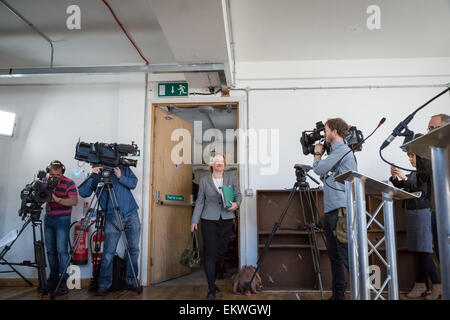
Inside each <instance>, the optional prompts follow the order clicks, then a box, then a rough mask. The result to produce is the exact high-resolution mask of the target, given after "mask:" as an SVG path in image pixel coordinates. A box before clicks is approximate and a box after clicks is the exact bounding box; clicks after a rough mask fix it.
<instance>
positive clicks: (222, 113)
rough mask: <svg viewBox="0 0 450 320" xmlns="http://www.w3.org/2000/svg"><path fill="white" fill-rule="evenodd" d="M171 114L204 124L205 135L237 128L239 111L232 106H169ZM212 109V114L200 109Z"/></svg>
mask: <svg viewBox="0 0 450 320" xmlns="http://www.w3.org/2000/svg"><path fill="white" fill-rule="evenodd" d="M167 107H169V110H170V112H172V113H174V114H176V115H177V116H179V117H181V118H183V119H184V120H187V121H190V122H194V121H201V122H202V131H203V133H204V132H205V131H206V130H209V129H218V130H221V131H223V132H225V130H226V129H236V128H237V109H236V107H234V108H232V107H231V105H230V106H229V107H227V105H223V106H190V107H182V106H167ZM202 108H203V109H210V111H211V113H209V116H208V114H206V113H205V112H202V111H200V109H202Z"/></svg>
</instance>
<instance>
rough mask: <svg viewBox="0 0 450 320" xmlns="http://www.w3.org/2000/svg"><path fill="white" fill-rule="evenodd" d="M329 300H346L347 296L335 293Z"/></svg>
mask: <svg viewBox="0 0 450 320" xmlns="http://www.w3.org/2000/svg"><path fill="white" fill-rule="evenodd" d="M328 300H345V294H344V293H334V292H333V295H332V296H331V298H330V299H328Z"/></svg>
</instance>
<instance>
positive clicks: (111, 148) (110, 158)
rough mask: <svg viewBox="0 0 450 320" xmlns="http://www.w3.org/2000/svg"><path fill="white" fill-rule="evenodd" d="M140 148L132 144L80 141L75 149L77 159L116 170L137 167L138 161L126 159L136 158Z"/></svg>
mask: <svg viewBox="0 0 450 320" xmlns="http://www.w3.org/2000/svg"><path fill="white" fill-rule="evenodd" d="M137 152H138V146H137V145H136V144H135V143H134V141H132V142H131V144H119V143H103V142H95V143H87V142H81V141H79V142H78V143H77V145H76V148H75V159H76V160H80V161H84V162H88V163H90V164H92V165H93V166H96V167H99V166H105V167H111V168H115V167H117V166H119V165H123V166H125V167H136V165H137V160H133V159H129V158H125V157H127V156H128V157H132V156H136V155H137Z"/></svg>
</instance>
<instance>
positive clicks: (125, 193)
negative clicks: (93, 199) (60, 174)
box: [79, 165, 141, 296]
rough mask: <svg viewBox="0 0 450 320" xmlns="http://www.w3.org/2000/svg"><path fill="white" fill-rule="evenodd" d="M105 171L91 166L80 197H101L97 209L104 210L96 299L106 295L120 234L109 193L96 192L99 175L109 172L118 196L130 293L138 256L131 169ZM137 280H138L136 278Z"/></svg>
mask: <svg viewBox="0 0 450 320" xmlns="http://www.w3.org/2000/svg"><path fill="white" fill-rule="evenodd" d="M105 170H106V169H104V168H102V167H93V168H92V172H91V175H90V176H89V178H88V179H87V180H86V183H84V184H83V185H82V186H80V190H79V192H80V196H81V197H83V198H87V197H90V196H91V194H92V193H93V192H94V191H95V192H97V194H96V196H97V197H98V196H100V199H99V202H100V207H101V208H102V209H103V210H105V211H106V225H105V245H104V250H103V258H102V262H101V265H100V277H99V281H98V289H97V292H96V295H97V296H104V295H106V294H107V293H108V289H109V288H110V287H111V284H112V272H113V258H114V254H115V253H116V249H117V245H118V243H119V240H120V237H121V232H120V231H119V222H118V221H116V220H117V219H116V214H115V211H114V205H113V203H112V201H111V200H110V199H109V195H108V192H102V193H101V194H100V190H98V189H97V185H98V184H99V183H100V182H101V181H102V180H101V175H102V174H105V173H108V174H110V175H109V179H110V181H111V184H112V188H113V189H114V192H115V194H116V197H117V204H118V206H119V210H120V218H121V220H122V223H123V228H124V230H125V235H126V238H127V242H128V246H129V253H130V256H131V263H132V266H133V268H131V266H130V261H128V258H127V263H126V284H127V288H128V289H130V290H137V287H136V281H135V278H134V275H133V270H134V272H135V275H136V277H137V275H138V257H139V237H140V230H141V224H140V221H139V216H138V212H137V210H138V209H139V207H138V205H137V203H136V200H135V199H134V197H133V194H132V193H131V190H133V189H134V188H136V185H137V182H138V178H137V177H136V176H135V175H134V173H133V172H132V171H131V169H130V168H129V167H127V166H123V165H119V166H118V167H115V168H114V169H113V170H112V169H111V171H110V173H109V172H105ZM136 279H137V278H136Z"/></svg>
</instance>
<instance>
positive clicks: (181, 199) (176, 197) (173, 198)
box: [166, 194, 184, 201]
mask: <svg viewBox="0 0 450 320" xmlns="http://www.w3.org/2000/svg"><path fill="white" fill-rule="evenodd" d="M166 200H174V201H184V197H183V196H176V195H173V194H166Z"/></svg>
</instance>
